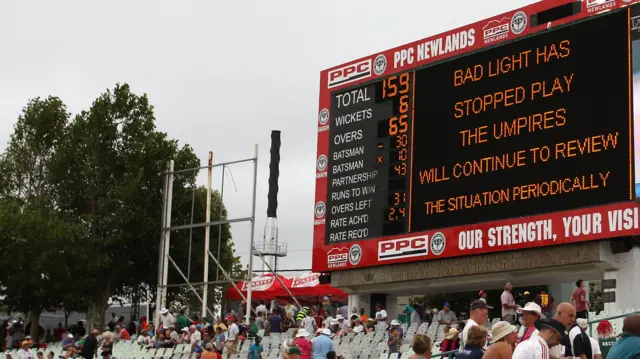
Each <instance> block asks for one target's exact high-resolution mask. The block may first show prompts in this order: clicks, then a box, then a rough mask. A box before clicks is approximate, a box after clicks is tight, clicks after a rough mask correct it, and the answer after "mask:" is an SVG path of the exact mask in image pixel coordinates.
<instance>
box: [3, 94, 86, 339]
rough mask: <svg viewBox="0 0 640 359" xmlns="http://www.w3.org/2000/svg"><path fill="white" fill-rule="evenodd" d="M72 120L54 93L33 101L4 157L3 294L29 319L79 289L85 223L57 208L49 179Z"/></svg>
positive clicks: (74, 293) (14, 133) (15, 127)
mask: <svg viewBox="0 0 640 359" xmlns="http://www.w3.org/2000/svg"><path fill="white" fill-rule="evenodd" d="M68 118H69V114H68V113H67V110H66V107H65V105H64V104H63V103H62V101H61V100H60V99H58V98H56V97H49V98H47V99H44V100H43V99H40V98H36V99H33V100H31V101H30V102H29V103H28V104H27V106H26V107H25V108H24V109H23V111H22V114H21V115H20V116H19V117H18V121H17V122H16V124H15V126H14V132H13V134H12V136H11V139H10V141H9V144H8V147H7V151H6V153H5V155H4V156H2V158H1V159H0V170H1V171H2V174H3V175H2V179H0V250H1V251H2V253H5V260H4V261H0V283H2V287H0V288H1V289H0V292H1V293H2V295H3V296H4V304H5V305H7V306H8V308H9V309H10V310H17V311H21V312H25V313H30V314H29V315H30V316H31V317H33V316H39V313H40V312H41V310H42V309H43V308H45V307H49V306H54V305H56V304H57V303H58V301H59V300H60V299H61V298H60V295H59V293H66V294H67V295H72V296H76V295H77V294H78V291H79V287H78V286H76V285H75V284H74V282H73V280H74V278H75V276H76V275H78V274H79V273H78V271H77V270H76V266H75V265H74V261H75V260H76V253H75V251H74V248H75V246H76V245H77V244H78V241H79V240H80V238H81V237H82V231H83V230H82V226H80V225H77V224H76V223H74V222H73V221H67V219H66V218H64V216H62V215H61V213H60V212H59V211H58V210H57V203H56V201H55V195H54V192H53V188H52V186H51V184H50V182H49V181H48V176H49V173H50V167H51V162H52V158H53V156H54V155H55V153H56V151H57V150H58V148H59V147H60V144H61V141H62V138H63V137H64V135H65V131H66V129H67V121H68ZM53 279H55V280H53ZM37 328H38V327H37V326H35V328H34V326H32V329H34V330H37ZM32 334H36V333H35V332H34V333H32Z"/></svg>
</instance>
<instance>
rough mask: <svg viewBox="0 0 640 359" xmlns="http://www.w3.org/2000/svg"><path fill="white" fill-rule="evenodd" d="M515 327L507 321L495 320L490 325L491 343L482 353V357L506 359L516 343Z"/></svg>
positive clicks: (509, 356)
mask: <svg viewBox="0 0 640 359" xmlns="http://www.w3.org/2000/svg"><path fill="white" fill-rule="evenodd" d="M516 330H517V329H516V327H514V326H513V325H511V324H510V323H509V322H505V321H500V322H496V323H495V324H494V325H493V327H491V341H492V344H491V345H490V346H489V349H487V351H486V352H485V353H484V356H483V357H482V358H483V359H507V358H511V355H512V354H513V347H514V346H515V344H516Z"/></svg>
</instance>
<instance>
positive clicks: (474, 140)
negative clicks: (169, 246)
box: [313, 0, 640, 272]
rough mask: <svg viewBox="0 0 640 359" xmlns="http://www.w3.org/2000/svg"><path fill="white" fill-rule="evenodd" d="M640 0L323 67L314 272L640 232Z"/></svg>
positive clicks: (532, 17)
mask: <svg viewBox="0 0 640 359" xmlns="http://www.w3.org/2000/svg"><path fill="white" fill-rule="evenodd" d="M633 2H634V1H627V2H624V1H622V2H620V1H617V0H616V1H611V0H606V1H603V0H590V1H580V2H569V1H560V2H552V3H553V6H550V5H548V4H547V3H548V2H540V3H536V4H533V5H530V6H528V7H525V8H523V9H518V10H515V11H512V12H509V13H506V14H502V15H499V16H496V17H495V18H492V19H487V20H485V21H482V22H478V23H476V24H472V25H469V26H467V27H463V28H460V29H456V30H453V31H450V32H448V33H445V34H441V35H438V36H434V37H431V38H427V39H424V40H421V41H417V42H415V43H411V44H408V45H405V46H401V47H398V48H395V49H391V50H388V51H384V52H381V53H378V54H374V55H372V56H368V57H365V58H362V59H359V60H356V61H352V62H350V63H348V64H345V65H341V66H337V67H335V68H331V69H329V70H325V71H323V72H322V73H321V80H320V85H321V88H320V107H319V114H318V157H317V163H316V202H315V213H314V216H315V218H314V219H315V221H314V227H315V228H314V250H313V270H314V271H322V272H326V271H332V270H340V269H349V268H357V267H366V266H375V265H383V264H391V263H398V262H408V261H421V260H430V259H437V258H444V257H454V256H462V255H473V254H480V253H489V252H495V251H504V250H515V249H522V248H531V247H538V246H547V245H558V244H565V243H572V242H577V241H585V240H597V239H603V238H612V237H618V236H628V235H631V234H639V233H640V229H639V226H638V209H637V206H636V202H635V192H636V191H635V182H636V181H635V176H634V167H635V166H634V157H635V156H634V120H633V117H634V107H633V99H634V91H633V87H634V73H635V72H634V57H633V54H634V51H633V49H632V48H633V44H634V41H633V40H634V38H635V37H636V33H637V36H638V37H640V21H638V20H640V16H639V17H638V18H636V17H635V12H638V15H640V9H638V8H637V7H636V6H628V5H631V3H633ZM638 6H640V5H638ZM638 56H640V54H638ZM638 62H640V61H638ZM637 67H638V68H636V70H640V66H637ZM638 83H640V80H639V81H638ZM638 94H639V95H640V91H638ZM639 108H640V106H639Z"/></svg>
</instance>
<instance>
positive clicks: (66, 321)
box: [64, 309, 71, 328]
mask: <svg viewBox="0 0 640 359" xmlns="http://www.w3.org/2000/svg"><path fill="white" fill-rule="evenodd" d="M69 315H71V312H68V311H67V310H66V309H65V311H64V327H65V328H69Z"/></svg>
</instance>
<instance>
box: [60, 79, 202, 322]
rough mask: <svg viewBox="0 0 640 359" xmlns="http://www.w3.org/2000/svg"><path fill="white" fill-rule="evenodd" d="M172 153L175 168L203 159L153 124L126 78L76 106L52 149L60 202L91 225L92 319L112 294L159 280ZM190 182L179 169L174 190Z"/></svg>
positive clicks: (86, 248)
mask: <svg viewBox="0 0 640 359" xmlns="http://www.w3.org/2000/svg"><path fill="white" fill-rule="evenodd" d="M171 159H173V160H175V169H176V170H179V169H181V168H193V167H198V166H199V165H200V161H199V159H198V158H197V157H196V156H195V154H194V153H193V150H192V149H191V147H189V146H188V145H185V146H182V147H179V145H178V142H177V141H175V140H171V139H169V138H168V136H167V135H166V134H165V133H162V132H160V131H158V130H157V129H156V125H155V117H154V111H153V106H152V105H151V104H150V103H149V99H148V98H147V96H146V95H136V94H134V93H132V92H131V90H130V88H129V86H128V85H126V84H124V85H120V84H118V85H116V86H115V88H114V89H113V90H108V91H106V92H105V93H104V94H102V95H101V96H100V97H98V98H97V99H96V100H95V101H94V103H93V104H92V106H91V108H90V109H89V110H87V111H83V112H82V113H80V114H78V115H77V116H76V117H75V118H74V119H73V121H72V122H71V124H70V125H69V130H68V132H67V136H66V137H65V138H64V141H63V142H62V144H61V146H60V148H59V149H58V151H57V153H56V155H55V156H54V161H53V162H52V163H53V164H52V167H51V181H52V183H53V184H54V186H55V188H56V195H57V203H58V205H59V207H60V208H61V210H62V211H63V213H65V215H68V216H72V217H74V218H77V220H78V221H79V222H80V223H83V224H85V225H86V226H87V228H88V230H87V232H86V237H85V238H84V239H83V245H82V252H84V253H86V254H87V260H86V261H85V262H84V263H83V267H84V275H83V277H82V280H83V281H84V282H85V285H86V287H87V288H88V290H87V295H88V296H89V305H88V312H87V317H88V320H89V321H90V323H92V324H93V325H102V324H103V323H104V318H103V315H104V311H105V309H106V308H107V304H108V301H109V298H111V297H113V296H121V297H122V296H131V295H137V294H139V293H137V294H136V291H139V290H140V288H141V287H142V286H143V285H144V284H153V283H155V281H156V278H157V265H158V263H157V258H158V242H159V236H160V231H159V229H160V218H161V210H162V188H163V175H162V173H163V172H164V171H165V170H166V163H167V161H168V160H171ZM194 183H195V176H194V173H192V172H184V173H180V174H176V175H175V176H174V187H173V193H174V198H178V199H179V198H183V197H184V196H185V195H186V194H185V192H188V190H189V188H191V187H192V186H193V185H194ZM174 212H175V211H174ZM173 242H177V241H173ZM175 244H176V245H183V244H180V243H175ZM132 291H133V293H132Z"/></svg>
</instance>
